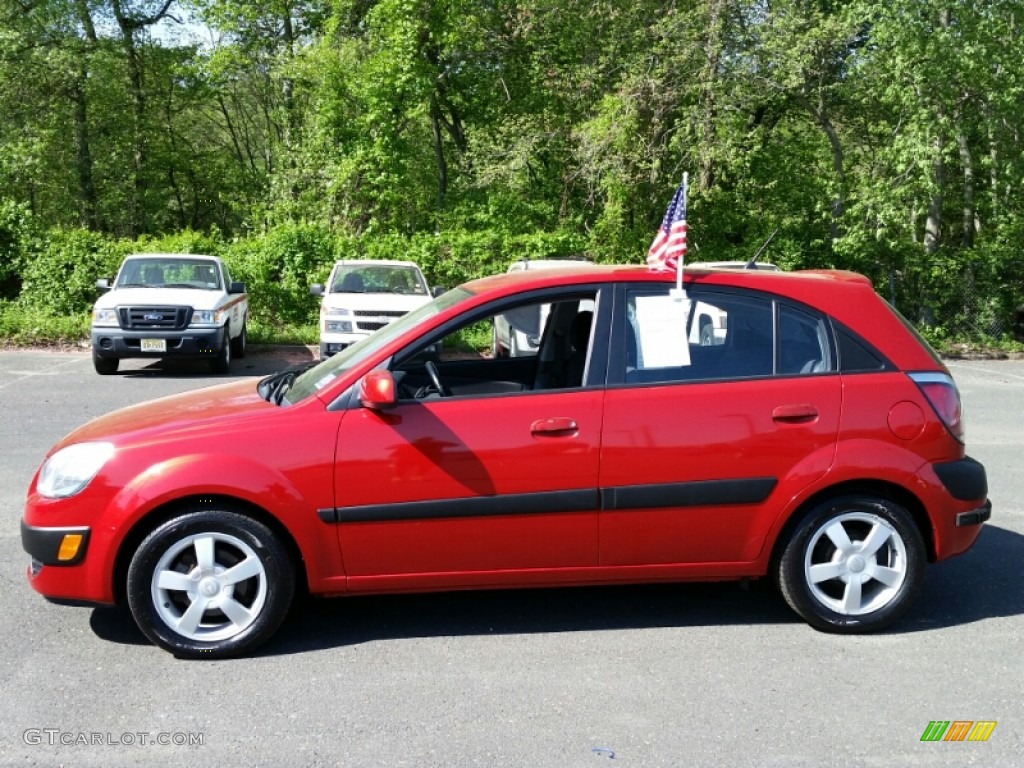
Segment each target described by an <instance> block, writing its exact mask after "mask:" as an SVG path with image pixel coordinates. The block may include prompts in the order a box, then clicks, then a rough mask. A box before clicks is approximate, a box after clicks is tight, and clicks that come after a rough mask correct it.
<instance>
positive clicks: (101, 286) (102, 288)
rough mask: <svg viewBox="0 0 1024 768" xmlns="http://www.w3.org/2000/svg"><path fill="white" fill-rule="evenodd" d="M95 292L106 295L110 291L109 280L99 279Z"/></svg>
mask: <svg viewBox="0 0 1024 768" xmlns="http://www.w3.org/2000/svg"><path fill="white" fill-rule="evenodd" d="M96 290H97V291H99V292H100V293H106V292H107V291H109V290H110V280H109V279H108V278H106V277H101V278H100V279H99V280H97V281H96Z"/></svg>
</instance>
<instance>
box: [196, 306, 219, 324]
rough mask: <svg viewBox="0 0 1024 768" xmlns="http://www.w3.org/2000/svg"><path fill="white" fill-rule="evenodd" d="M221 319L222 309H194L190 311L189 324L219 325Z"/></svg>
mask: <svg viewBox="0 0 1024 768" xmlns="http://www.w3.org/2000/svg"><path fill="white" fill-rule="evenodd" d="M223 321H224V310H222V309H196V310H193V311H192V322H191V323H189V325H221V323H223Z"/></svg>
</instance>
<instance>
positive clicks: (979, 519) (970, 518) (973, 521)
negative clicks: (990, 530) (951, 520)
mask: <svg viewBox="0 0 1024 768" xmlns="http://www.w3.org/2000/svg"><path fill="white" fill-rule="evenodd" d="M990 517H992V502H991V501H989V500H988V499H986V500H985V503H984V504H983V505H982V506H980V507H978V508H977V509H972V510H971V511H970V512H961V513H960V514H959V515H957V516H956V527H957V528H963V527H965V526H969V525H981V524H982V523H984V522H985V521H986V520H988V519H989V518H990Z"/></svg>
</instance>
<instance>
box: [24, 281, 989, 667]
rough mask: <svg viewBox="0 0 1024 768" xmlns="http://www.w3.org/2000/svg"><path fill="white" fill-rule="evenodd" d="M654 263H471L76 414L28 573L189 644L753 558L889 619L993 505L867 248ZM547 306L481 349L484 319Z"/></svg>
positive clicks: (732, 569)
mask: <svg viewBox="0 0 1024 768" xmlns="http://www.w3.org/2000/svg"><path fill="white" fill-rule="evenodd" d="M674 287H675V285H674V276H673V275H672V274H670V273H667V272H664V271H652V270H649V269H647V268H645V267H635V268H634V267H588V266H583V267H567V268H565V269H552V270H536V271H524V272H517V273H513V274H506V275H500V276H494V277H489V278H485V279H482V280H476V281H474V282H471V283H468V284H466V285H464V286H462V287H460V288H456V289H455V290H452V291H449V292H448V293H446V294H445V295H443V296H441V297H439V298H438V299H436V300H435V301H433V302H432V303H430V304H428V305H426V306H424V307H422V308H421V309H419V310H416V311H414V312H413V313H411V314H409V315H406V316H405V317H403V318H402V319H400V320H398V321H396V322H395V323H393V324H391V325H388V326H387V327H385V328H383V329H382V330H380V331H379V332H378V333H376V334H374V335H373V336H370V337H369V338H367V339H366V340H364V341H362V342H360V343H358V344H356V345H354V346H351V347H349V348H347V349H345V350H344V351H343V352H341V353H340V354H338V355H336V356H334V357H332V358H330V359H329V360H326V361H324V362H322V363H320V364H319V365H316V366H315V367H307V368H306V369H303V370H291V371H285V372H281V373H278V374H275V375H273V376H270V377H268V378H265V379H263V380H262V381H260V382H259V383H258V384H256V383H254V382H251V381H242V382H237V383H230V384H225V385H221V386H215V387H211V388H208V389H202V390H198V391H195V392H190V393H187V394H183V395H178V396H174V397H167V398H163V399H160V400H157V401H153V402H150V403H146V404H142V405H137V406H133V407H129V408H125V409H123V410H120V411H117V412H115V413H112V414H110V415H108V416H105V417H102V418H99V419H96V420H94V421H92V422H90V423H88V424H86V425H84V426H83V427H81V428H79V429H78V430H76V431H74V432H72V433H71V434H70V435H68V436H67V437H66V438H64V439H63V440H62V441H61V442H60V443H58V444H57V445H56V446H55V447H54V448H53V449H52V451H51V452H50V454H49V456H48V458H47V459H46V461H45V463H44V464H43V465H42V467H41V468H40V469H39V471H38V473H37V475H36V477H35V478H34V479H33V480H32V484H31V486H30V488H29V492H28V498H27V502H26V506H25V513H24V519H23V521H22V540H23V543H24V547H25V549H26V550H27V551H28V552H29V554H30V555H31V565H30V568H29V572H28V578H29V582H30V583H31V585H32V586H33V588H35V589H36V590H37V591H39V592H41V593H42V594H43V595H45V596H47V597H49V598H52V599H56V600H68V601H76V602H78V601H84V602H89V603H114V602H118V601H121V600H126V601H127V603H128V605H129V606H130V608H131V611H132V614H133V615H134V617H135V620H136V621H137V622H138V624H139V627H140V628H141V629H142V631H143V632H144V633H145V634H146V635H147V636H148V637H149V638H150V639H151V640H152V641H153V642H154V643H156V644H157V645H159V646H161V647H163V648H165V649H167V650H168V651H170V652H172V653H174V654H176V655H178V656H181V657H194V658H210V657H225V656H230V655H237V654H240V653H244V652H247V651H250V650H251V649H253V648H254V647H256V646H257V645H258V644H260V643H262V642H263V641H265V640H267V638H269V637H270V636H271V634H273V632H274V631H275V630H276V629H277V628H278V626H279V625H280V623H281V621H282V620H283V619H284V617H285V614H286V612H287V610H288V607H289V605H290V603H291V602H292V598H293V595H294V594H295V592H296V590H299V589H304V590H308V591H309V592H310V593H313V594H319V595H346V594H365V593H373V592H379V593H383V592H404V591H421V590H450V589H479V588H486V589H490V588H499V587H527V586H537V587H541V586H563V585H591V584H609V583H623V582H653V581H687V580H724V579H744V578H758V577H763V576H771V577H772V578H773V579H774V580H775V582H776V583H777V584H778V587H779V589H780V591H781V593H782V595H783V597H784V598H785V599H786V601H787V602H788V603H789V605H790V606H792V608H793V610H795V611H796V612H797V613H798V614H800V615H801V616H802V617H803V618H804V619H805V620H806V621H807V622H808V623H810V624H811V625H812V626H814V627H816V628H818V629H822V630H826V631H833V632H868V631H872V630H877V629H880V628H882V627H885V626H887V625H889V624H891V623H892V622H894V621H896V620H897V619H898V618H900V617H901V616H902V615H903V614H904V613H905V612H906V611H907V610H908V609H909V608H910V606H911V603H912V602H913V600H914V598H915V597H916V595H917V593H918V591H919V590H920V587H921V583H922V578H923V576H924V569H925V564H926V563H927V562H929V561H937V560H942V559H944V558H948V557H951V556H953V555H957V554H959V553H961V552H964V551H965V550H967V549H968V548H969V547H970V546H971V544H972V543H973V542H974V540H975V539H976V538H977V536H978V534H979V532H980V530H981V525H982V523H983V522H984V521H985V520H987V519H988V517H989V515H990V509H991V506H990V504H989V502H988V500H987V493H988V489H987V482H986V476H985V470H984V468H983V467H982V466H981V465H980V464H979V463H978V462H976V461H974V460H972V459H970V458H968V457H967V456H966V455H965V450H964V443H963V424H962V422H961V414H960V398H959V394H958V391H957V389H956V385H955V384H954V382H953V379H952V378H951V377H950V375H949V373H948V371H947V370H946V368H945V367H944V366H943V364H942V363H941V362H940V361H939V360H938V358H937V357H936V355H935V354H934V353H933V352H932V351H931V350H930V348H929V347H928V345H927V344H925V343H924V342H923V341H922V340H921V338H920V337H919V336H918V335H917V334H916V333H915V331H914V330H913V328H912V327H911V326H910V325H908V324H907V323H906V322H905V321H904V320H903V319H902V318H901V317H900V316H899V315H898V314H897V313H896V312H895V311H893V310H892V308H891V307H889V306H888V305H887V304H886V303H885V302H884V301H883V300H882V299H880V298H879V297H878V295H877V294H875V292H874V291H873V290H872V288H871V285H870V283H869V282H868V281H867V280H866V279H865V278H863V277H861V276H859V275H855V274H852V273H847V272H824V271H823V272H801V273H782V272H769V271H745V270H713V269H703V270H701V269H695V270H687V273H686V275H685V291H684V292H683V294H682V295H681V294H680V292H678V291H675V290H673V289H674ZM541 308H544V312H543V313H542V312H541ZM542 314H543V318H544V319H543V323H542V325H543V327H542V328H541V329H539V332H540V337H539V338H540V343H539V346H538V348H537V349H536V350H532V351H531V354H524V355H519V356H515V357H506V356H496V355H494V354H493V349H492V345H493V338H494V327H495V318H497V317H499V316H503V317H502V318H501V322H503V323H509V324H511V325H512V326H513V327H523V328H530V327H532V324H535V323H537V322H538V317H540V316H541V315H542ZM709 319H710V320H713V321H714V322H715V323H716V327H719V328H720V329H724V332H721V333H716V334H701V333H699V332H695V329H699V328H700V327H701V325H702V324H704V323H706V322H707V321H708V320H709Z"/></svg>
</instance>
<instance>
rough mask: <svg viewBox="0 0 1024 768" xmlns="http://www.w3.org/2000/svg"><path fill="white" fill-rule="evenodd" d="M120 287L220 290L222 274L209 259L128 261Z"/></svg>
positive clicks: (176, 258)
mask: <svg viewBox="0 0 1024 768" xmlns="http://www.w3.org/2000/svg"><path fill="white" fill-rule="evenodd" d="M117 287H118V288H198V289H200V290H208V291H212V290H220V287H221V282H220V270H218V269H217V265H216V264H215V263H214V262H212V261H208V260H206V259H189V258H178V257H174V256H161V257H152V258H149V257H147V258H144V259H128V260H127V261H125V263H124V266H123V267H121V272H120V273H119V274H118V276H117Z"/></svg>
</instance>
